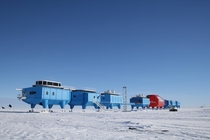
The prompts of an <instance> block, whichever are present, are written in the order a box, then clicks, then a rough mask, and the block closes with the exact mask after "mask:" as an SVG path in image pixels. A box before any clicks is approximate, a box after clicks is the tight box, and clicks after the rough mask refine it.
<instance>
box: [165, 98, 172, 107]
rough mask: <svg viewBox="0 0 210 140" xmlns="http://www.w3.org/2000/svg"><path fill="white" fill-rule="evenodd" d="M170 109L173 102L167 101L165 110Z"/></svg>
mask: <svg viewBox="0 0 210 140" xmlns="http://www.w3.org/2000/svg"><path fill="white" fill-rule="evenodd" d="M170 107H171V102H170V100H165V105H164V108H170Z"/></svg>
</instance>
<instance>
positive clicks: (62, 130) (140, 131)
mask: <svg viewBox="0 0 210 140" xmlns="http://www.w3.org/2000/svg"><path fill="white" fill-rule="evenodd" d="M27 111H28V110H26V109H8V108H7V109H5V110H3V109H1V110H0V139H1V140H9V139H26V140H28V139H45V140H49V139H50V140H54V139H59V140H60V139H67V140H68V139H69V140H70V139H71V140H74V139H75V140H81V139H85V140H86V139H88V140H92V139H93V140H98V139H99V140H100V139H102V140H113V139H114V140H121V139H125V140H126V139H127V140H135V139H136V140H139V139H147V140H153V139H154V140H156V139H159V140H161V139H163V140H169V139H170V140H173V139H174V140H177V139H178V140H184V139H189V140H193V139H195V140H201V139H210V108H197V109H179V110H178V112H169V111H168V110H138V111H131V112H122V111H119V110H112V111H100V112H96V111H95V110H93V109H87V110H86V111H85V112H82V110H81V109H75V110H73V112H68V111H67V110H66V112H61V110H54V112H52V113H38V112H37V113H28V112H27ZM38 111H40V110H38Z"/></svg>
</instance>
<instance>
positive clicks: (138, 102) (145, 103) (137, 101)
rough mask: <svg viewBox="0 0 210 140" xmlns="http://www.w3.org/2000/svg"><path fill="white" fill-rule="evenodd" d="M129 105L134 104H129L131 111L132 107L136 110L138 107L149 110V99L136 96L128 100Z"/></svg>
mask: <svg viewBox="0 0 210 140" xmlns="http://www.w3.org/2000/svg"><path fill="white" fill-rule="evenodd" d="M130 103H134V105H133V104H131V109H132V110H133V108H134V107H136V108H137V109H138V108H139V107H141V108H149V104H150V99H149V98H146V97H143V96H142V95H137V96H135V97H132V98H130Z"/></svg>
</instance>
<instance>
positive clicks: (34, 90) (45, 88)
mask: <svg viewBox="0 0 210 140" xmlns="http://www.w3.org/2000/svg"><path fill="white" fill-rule="evenodd" d="M18 98H19V99H22V101H24V102H26V103H28V104H30V105H31V109H32V111H33V109H34V108H35V106H36V105H37V104H39V105H42V106H43V108H44V109H46V108H49V109H51V108H52V107H53V105H60V107H61V108H62V109H64V107H65V105H66V104H67V103H69V101H70V100H71V90H70V89H64V88H63V87H62V86H61V83H60V82H54V81H48V80H43V81H36V84H35V85H33V87H29V88H23V89H22V95H20V96H19V97H18Z"/></svg>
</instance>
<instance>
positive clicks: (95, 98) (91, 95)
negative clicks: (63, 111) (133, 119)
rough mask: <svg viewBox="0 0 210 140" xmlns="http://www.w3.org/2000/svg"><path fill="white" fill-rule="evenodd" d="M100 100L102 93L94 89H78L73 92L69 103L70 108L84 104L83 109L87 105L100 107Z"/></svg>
mask: <svg viewBox="0 0 210 140" xmlns="http://www.w3.org/2000/svg"><path fill="white" fill-rule="evenodd" d="M100 100H101V97H100V93H97V92H96V91H94V90H86V89H77V90H73V91H72V92H71V100H70V102H69V103H68V104H69V105H70V109H73V108H74V106H82V109H86V107H87V106H94V107H95V109H98V105H97V103H98V104H99V103H100Z"/></svg>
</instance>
